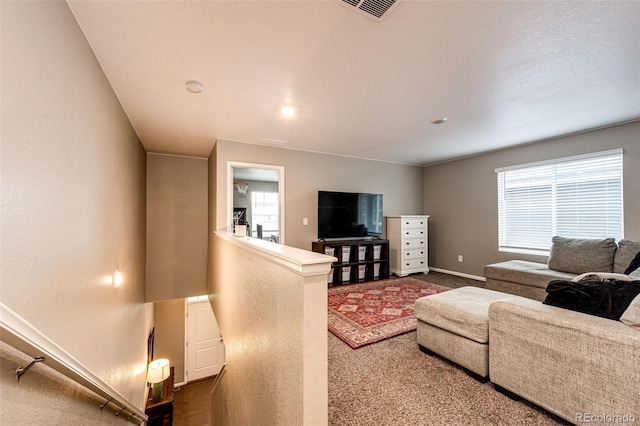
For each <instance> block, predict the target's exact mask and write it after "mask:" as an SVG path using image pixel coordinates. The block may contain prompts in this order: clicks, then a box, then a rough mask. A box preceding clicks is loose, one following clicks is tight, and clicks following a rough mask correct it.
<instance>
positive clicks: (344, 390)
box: [328, 331, 569, 426]
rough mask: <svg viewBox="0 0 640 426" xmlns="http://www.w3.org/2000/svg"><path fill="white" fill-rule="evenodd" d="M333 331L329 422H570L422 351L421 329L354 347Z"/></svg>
mask: <svg viewBox="0 0 640 426" xmlns="http://www.w3.org/2000/svg"><path fill="white" fill-rule="evenodd" d="M328 335H329V424H330V425H335V426H369V425H370V426H396V425H397V426H418V425H500V426H501V425H556V424H569V423H565V422H563V421H561V420H560V419H558V418H557V417H552V416H551V415H550V414H548V413H547V412H545V411H543V410H541V409H539V408H537V407H535V406H534V405H532V404H529V403H527V402H524V401H514V400H512V399H510V398H508V397H506V396H505V395H503V394H501V393H499V392H497V391H496V390H494V389H493V386H492V385H491V383H484V384H483V383H480V382H478V381H476V380H475V379H473V378H471V377H470V376H468V375H467V374H466V373H465V372H464V371H462V370H461V369H459V368H458V367H456V366H454V365H452V364H450V363H448V362H446V361H444V360H442V359H440V358H438V357H434V356H429V355H425V354H424V353H422V352H420V350H419V349H418V345H417V343H416V332H415V331H414V332H410V333H406V334H403V335H400V336H396V337H393V338H390V339H387V340H384V341H382V342H378V343H374V344H372V345H368V346H364V347H361V348H358V349H351V348H350V347H349V346H347V345H345V344H344V343H343V342H341V341H340V340H339V339H338V338H337V337H335V336H333V335H332V334H331V333H328Z"/></svg>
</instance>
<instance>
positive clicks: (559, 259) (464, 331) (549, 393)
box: [415, 237, 640, 425]
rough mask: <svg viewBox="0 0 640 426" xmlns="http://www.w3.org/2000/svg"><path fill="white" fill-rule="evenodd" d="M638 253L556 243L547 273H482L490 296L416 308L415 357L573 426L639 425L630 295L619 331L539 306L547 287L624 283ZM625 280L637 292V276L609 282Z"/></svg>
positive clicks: (535, 266) (635, 319)
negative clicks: (458, 371)
mask: <svg viewBox="0 0 640 426" xmlns="http://www.w3.org/2000/svg"><path fill="white" fill-rule="evenodd" d="M639 252H640V243H639V242H634V241H630V240H621V241H620V242H619V243H618V244H616V243H615V241H614V240H613V239H604V240H577V239H567V238H561V237H556V238H554V240H553V246H552V249H551V255H550V257H549V261H548V263H547V264H540V263H534V262H524V261H517V260H514V261H509V262H502V263H499V264H495V265H488V266H487V267H486V268H485V275H486V277H487V287H488V288H489V289H482V288H476V287H463V288H458V289H454V290H450V291H447V292H444V293H439V294H435V295H431V296H426V297H423V298H420V299H418V300H416V302H415V313H416V319H417V321H418V328H417V343H418V345H419V348H420V349H421V350H422V351H423V352H425V353H428V354H431V353H435V354H438V355H439V356H442V357H444V358H447V359H449V360H451V361H453V362H455V363H457V364H458V365H460V366H462V367H463V368H465V369H466V370H467V371H468V372H470V373H471V374H472V375H473V376H474V377H476V378H478V379H480V380H486V379H489V380H490V381H491V382H492V383H493V384H494V385H495V386H496V387H497V389H498V390H502V391H507V392H506V393H511V394H514V395H516V396H519V397H522V398H525V399H527V400H529V401H531V402H533V403H535V404H537V405H539V406H541V407H543V408H545V409H546V410H548V411H550V412H552V413H554V414H556V415H558V416H560V417H562V418H563V419H565V420H568V421H569V422H571V423H574V424H576V425H580V424H584V423H600V424H602V423H608V424H611V423H620V424H639V423H640V295H637V296H636V294H637V291H635V290H634V292H633V293H632V295H631V297H635V298H634V299H633V301H632V302H631V304H630V305H629V306H628V307H626V308H624V307H623V308H622V309H624V310H623V311H620V312H623V313H622V316H621V317H620V320H619V321H618V320H613V319H606V318H602V317H599V316H594V315H588V314H585V313H581V312H576V311H574V310H569V309H562V308H559V307H555V306H550V305H546V304H543V303H542V302H541V301H542V300H543V299H545V296H546V292H545V289H546V287H547V284H549V282H550V281H552V280H565V281H570V280H572V279H574V278H578V279H580V278H582V277H581V276H580V275H582V274H583V273H586V272H601V273H606V274H614V273H615V274H623V273H625V272H627V273H629V270H630V269H631V268H636V267H637V266H635V265H636V262H637V258H636V255H637V254H638V253H639ZM634 258H635V260H634ZM632 260H633V265H634V266H633V267H632V266H631V264H632ZM600 275H602V274H600ZM636 277H637V278H636ZM623 278H624V280H625V281H626V280H631V281H632V282H631V283H630V285H631V286H635V288H636V289H637V282H638V281H637V280H640V268H638V269H637V270H635V271H633V272H632V273H631V275H625V276H624V277H619V276H617V277H616V279H623ZM561 284H563V283H561ZM616 285H619V284H616ZM604 286H605V287H606V284H605V285H604ZM623 287H624V285H620V288H623ZM496 290H497V291H496ZM622 292H623V291H621V293H619V294H622ZM521 296H524V297H521ZM568 297H569V298H570V299H571V300H576V299H574V294H570V295H569V296H568ZM535 299H537V300H535ZM578 300H579V299H578ZM610 300H611V299H610ZM548 303H551V302H550V301H548ZM626 303H628V301H626V302H625V304H623V305H624V306H626ZM552 304H555V303H552ZM580 305H581V304H580ZM610 305H611V306H615V305H616V303H615V302H611V301H610ZM558 306H560V305H558ZM581 306H582V305H581ZM605 306H609V305H605ZM578 310H581V309H578ZM585 312H586V311H585ZM618 316H619V314H617V315H615V318H618ZM613 317H614V316H611V318H613Z"/></svg>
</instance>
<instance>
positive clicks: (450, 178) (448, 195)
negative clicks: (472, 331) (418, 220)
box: [424, 122, 640, 276]
mask: <svg viewBox="0 0 640 426" xmlns="http://www.w3.org/2000/svg"><path fill="white" fill-rule="evenodd" d="M615 148H623V149H624V164H623V167H624V210H625V212H624V214H625V238H628V239H633V240H640V220H638V212H640V184H639V182H640V167H638V164H640V122H635V123H630V124H624V125H620V126H616V127H610V128H607V129H601V130H596V131H591V132H586V133H582V134H577V135H573V136H567V137H563V138H558V139H553V140H548V141H543V142H539V143H535V144H530V145H525V146H520V147H516V148H512V149H507V150H503V151H498V152H494V153H490V154H485V155H479V156H476V157H471V158H467V159H463V160H458V161H451V162H448V163H443V164H439V165H434V166H430V167H426V168H425V172H424V213H425V214H429V215H431V217H430V219H429V265H430V266H433V267H436V268H441V269H446V270H450V271H456V272H461V273H466V274H471V275H476V276H482V275H483V267H484V265H486V264H489V263H494V262H499V261H503V260H509V259H524V260H533V261H539V262H546V260H547V258H546V257H541V256H526V255H521V254H514V253H504V252H499V251H498V195H497V178H496V174H495V172H494V170H495V169H496V168H499V167H505V166H511V165H517V164H525V163H530V162H534V161H542V160H548V159H553V158H561V157H567V156H572V155H579V154H585V153H590V152H598V151H605V150H609V149H615ZM458 254H461V255H463V258H464V262H463V263H459V262H458V261H457V256H458Z"/></svg>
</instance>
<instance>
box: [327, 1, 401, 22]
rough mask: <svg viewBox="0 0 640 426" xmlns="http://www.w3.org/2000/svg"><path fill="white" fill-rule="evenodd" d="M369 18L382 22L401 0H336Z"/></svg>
mask: <svg viewBox="0 0 640 426" xmlns="http://www.w3.org/2000/svg"><path fill="white" fill-rule="evenodd" d="M334 1H336V2H338V3H340V4H342V5H343V6H346V7H347V8H348V9H351V10H353V11H354V12H357V13H359V14H361V15H364V16H366V17H367V18H370V19H373V20H374V21H377V22H382V20H383V19H384V18H386V17H387V16H388V15H389V13H391V10H393V8H394V7H395V6H396V5H397V4H398V3H400V0H334Z"/></svg>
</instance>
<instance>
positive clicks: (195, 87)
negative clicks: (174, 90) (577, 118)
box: [187, 80, 204, 93]
mask: <svg viewBox="0 0 640 426" xmlns="http://www.w3.org/2000/svg"><path fill="white" fill-rule="evenodd" d="M203 88H204V85H203V84H202V83H201V82H199V81H196V80H189V81H187V90H188V91H189V92H191V93H200V92H202V89H203Z"/></svg>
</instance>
